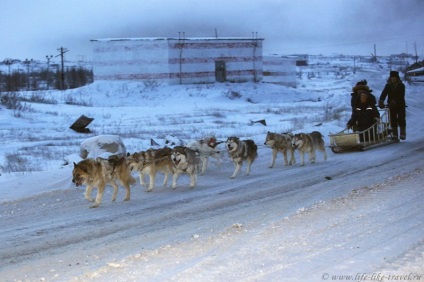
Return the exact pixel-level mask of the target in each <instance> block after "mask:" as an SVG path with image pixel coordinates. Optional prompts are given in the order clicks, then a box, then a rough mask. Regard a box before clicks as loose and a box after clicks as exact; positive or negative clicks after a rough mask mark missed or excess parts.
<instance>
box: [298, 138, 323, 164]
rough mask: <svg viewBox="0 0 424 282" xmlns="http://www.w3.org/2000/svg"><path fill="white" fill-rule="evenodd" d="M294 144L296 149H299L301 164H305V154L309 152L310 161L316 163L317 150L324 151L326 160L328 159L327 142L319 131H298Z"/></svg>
mask: <svg viewBox="0 0 424 282" xmlns="http://www.w3.org/2000/svg"><path fill="white" fill-rule="evenodd" d="M292 145H293V148H294V149H297V150H299V154H300V165H302V166H303V165H305V162H304V155H305V153H308V155H309V161H310V162H311V163H314V162H315V160H316V153H315V151H316V150H319V151H321V152H323V154H324V160H327V152H326V151H325V143H324V139H323V136H322V134H321V133H320V132H318V131H312V132H311V133H298V134H295V135H294V136H293V139H292Z"/></svg>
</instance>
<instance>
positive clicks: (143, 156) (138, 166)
mask: <svg viewBox="0 0 424 282" xmlns="http://www.w3.org/2000/svg"><path fill="white" fill-rule="evenodd" d="M127 163H128V166H129V168H130V170H131V171H138V174H139V177H140V184H141V185H142V186H147V183H146V182H145V181H144V176H145V175H149V186H148V188H147V192H151V191H153V188H154V186H155V179H156V174H157V172H162V173H164V174H165V178H164V180H163V184H162V185H163V186H166V185H167V184H168V178H169V175H170V174H173V173H174V168H173V164H172V161H171V148H168V147H164V148H161V149H149V150H147V151H141V152H137V153H133V154H127Z"/></svg>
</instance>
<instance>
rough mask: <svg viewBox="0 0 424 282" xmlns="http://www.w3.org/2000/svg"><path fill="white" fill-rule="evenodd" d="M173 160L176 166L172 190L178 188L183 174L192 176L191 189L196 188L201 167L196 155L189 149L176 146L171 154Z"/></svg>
mask: <svg viewBox="0 0 424 282" xmlns="http://www.w3.org/2000/svg"><path fill="white" fill-rule="evenodd" d="M171 160H172V163H173V164H174V175H173V176H172V186H171V187H172V189H175V188H177V180H178V177H179V176H180V174H182V173H187V174H188V175H189V176H190V188H194V187H195V186H196V182H197V166H198V165H199V158H198V157H197V156H196V153H195V152H194V151H193V150H192V149H190V148H188V147H185V146H175V147H174V149H172V152H171Z"/></svg>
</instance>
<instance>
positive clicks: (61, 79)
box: [56, 47, 69, 90]
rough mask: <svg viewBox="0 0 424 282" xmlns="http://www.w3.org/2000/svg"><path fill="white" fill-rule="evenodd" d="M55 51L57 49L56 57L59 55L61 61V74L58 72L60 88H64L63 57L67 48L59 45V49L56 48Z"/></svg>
mask: <svg viewBox="0 0 424 282" xmlns="http://www.w3.org/2000/svg"><path fill="white" fill-rule="evenodd" d="M57 51H59V52H60V54H59V55H57V56H56V57H59V56H60V59H61V63H62V71H61V74H60V90H64V86H65V66H64V63H63V57H64V54H65V53H66V52H68V51H69V50H68V49H66V48H63V47H60V48H59V49H57Z"/></svg>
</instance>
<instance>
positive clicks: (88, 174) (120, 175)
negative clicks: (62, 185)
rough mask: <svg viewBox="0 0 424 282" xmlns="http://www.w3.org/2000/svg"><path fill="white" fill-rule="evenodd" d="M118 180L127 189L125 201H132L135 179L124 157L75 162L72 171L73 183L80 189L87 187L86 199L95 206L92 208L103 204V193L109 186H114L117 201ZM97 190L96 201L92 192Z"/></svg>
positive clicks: (114, 196) (114, 197) (114, 195)
mask: <svg viewBox="0 0 424 282" xmlns="http://www.w3.org/2000/svg"><path fill="white" fill-rule="evenodd" d="M116 180H119V182H120V183H121V185H122V186H124V187H125V189H126V194H125V198H124V201H129V199H130V185H131V184H134V183H135V179H134V178H133V177H132V176H131V171H130V170H129V168H128V166H127V163H126V161H125V158H124V157H118V156H116V155H112V156H110V157H109V158H108V159H102V158H97V159H85V160H82V161H80V162H79V163H78V164H76V163H75V162H74V169H73V171H72V182H73V183H75V185H76V186H77V187H78V186H80V185H83V184H84V185H86V189H85V194H84V197H85V199H86V200H88V201H90V202H94V204H93V205H92V206H91V207H90V208H97V207H99V206H100V203H101V202H102V198H103V193H104V190H105V187H106V185H107V184H110V185H112V186H113V196H112V202H113V201H115V200H116V195H117V193H118V185H117V184H116V182H115V181H116ZM93 188H97V195H96V199H95V200H93V198H91V191H92V190H93Z"/></svg>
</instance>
